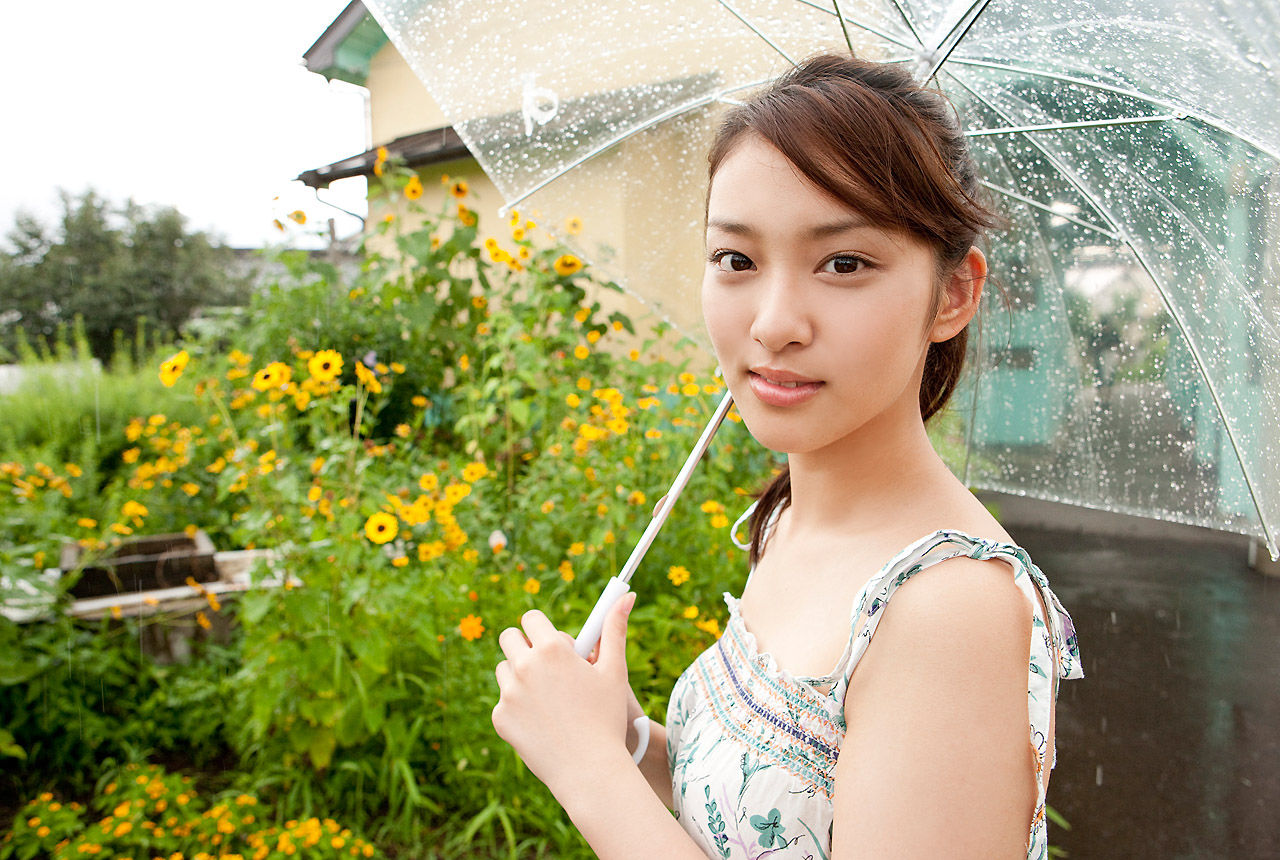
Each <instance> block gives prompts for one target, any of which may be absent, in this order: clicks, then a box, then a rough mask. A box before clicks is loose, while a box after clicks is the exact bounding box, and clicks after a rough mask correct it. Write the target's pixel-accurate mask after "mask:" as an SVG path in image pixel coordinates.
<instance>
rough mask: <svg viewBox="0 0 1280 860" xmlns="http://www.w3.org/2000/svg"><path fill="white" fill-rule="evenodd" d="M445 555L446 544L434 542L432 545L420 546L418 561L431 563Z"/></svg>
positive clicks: (423, 544) (421, 544) (424, 544)
mask: <svg viewBox="0 0 1280 860" xmlns="http://www.w3.org/2000/svg"><path fill="white" fill-rule="evenodd" d="M442 555H444V543H443V542H442V541H438V540H433V541H431V542H430V543H420V544H418V561H431V560H432V559H435V558H439V557H440V556H442Z"/></svg>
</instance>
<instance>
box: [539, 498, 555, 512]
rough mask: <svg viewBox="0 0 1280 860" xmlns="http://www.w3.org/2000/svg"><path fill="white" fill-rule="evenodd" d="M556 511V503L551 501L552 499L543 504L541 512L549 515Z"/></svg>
mask: <svg viewBox="0 0 1280 860" xmlns="http://www.w3.org/2000/svg"><path fill="white" fill-rule="evenodd" d="M555 509H556V503H555V502H553V501H551V500H550V499H547V500H546V501H545V502H543V503H542V508H541V510H542V512H543V513H544V514H549V513H551V512H552V511H554V510H555Z"/></svg>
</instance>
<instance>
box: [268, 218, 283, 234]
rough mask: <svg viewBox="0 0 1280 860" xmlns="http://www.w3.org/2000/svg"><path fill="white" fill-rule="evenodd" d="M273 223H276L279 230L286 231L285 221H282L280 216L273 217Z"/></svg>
mask: <svg viewBox="0 0 1280 860" xmlns="http://www.w3.org/2000/svg"><path fill="white" fill-rule="evenodd" d="M271 223H272V224H274V225H275V228H276V229H277V230H279V231H280V232H281V233H283V232H284V222H283V221H281V220H280V219H279V218H272V219H271Z"/></svg>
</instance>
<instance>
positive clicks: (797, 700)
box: [667, 531, 1084, 860]
mask: <svg viewBox="0 0 1280 860" xmlns="http://www.w3.org/2000/svg"><path fill="white" fill-rule="evenodd" d="M957 556H968V557H970V558H975V559H992V558H998V559H1005V560H1007V561H1008V562H1009V563H1010V564H1011V566H1012V573H1013V577H1014V581H1015V582H1016V583H1017V584H1018V586H1019V587H1020V588H1021V589H1022V591H1023V593H1025V594H1026V596H1027V599H1028V600H1030V601H1031V605H1032V608H1033V622H1032V623H1033V635H1032V637H1031V653H1030V655H1029V660H1028V669H1027V710H1028V718H1029V720H1028V722H1029V738H1030V741H1031V745H1032V747H1033V749H1034V750H1035V767H1036V785H1037V796H1036V805H1035V812H1034V815H1033V817H1032V820H1031V821H1030V822H1029V835H1028V840H1027V857H1028V858H1029V860H1042V858H1045V857H1047V856H1048V845H1047V842H1046V828H1045V814H1044V801H1045V751H1046V748H1047V741H1046V736H1047V733H1048V731H1049V714H1050V705H1051V704H1052V701H1053V698H1054V697H1055V696H1056V695H1057V679H1058V678H1082V677H1084V673H1083V672H1082V671H1081V668H1080V653H1079V650H1078V648H1077V645H1076V636H1075V629H1074V627H1073V625H1072V623H1071V617H1070V616H1069V615H1068V614H1067V612H1066V610H1065V609H1063V607H1062V604H1061V603H1059V602H1058V598H1057V597H1056V596H1055V595H1054V594H1053V592H1052V591H1050V589H1049V583H1048V581H1047V580H1046V579H1045V576H1044V574H1043V573H1041V571H1040V569H1039V568H1037V567H1036V566H1035V565H1034V564H1033V563H1032V562H1031V559H1030V558H1029V557H1028V555H1027V553H1026V550H1024V549H1022V548H1021V547H1018V546H1015V545H1013V544H1004V543H993V542H991V541H985V540H982V539H980V538H975V537H971V536H970V535H967V534H965V533H963V532H958V531H939V532H936V533H934V534H931V535H928V536H926V537H924V538H922V539H920V540H919V541H916V542H915V543H913V544H911V545H910V546H908V547H907V548H906V549H904V550H903V551H902V552H901V553H899V554H898V555H897V556H896V557H894V558H893V559H892V560H891V561H890V562H889V563H888V564H886V565H885V566H884V568H882V569H881V570H880V572H879V573H877V574H876V576H874V577H872V579H871V580H870V581H869V582H868V583H867V584H866V585H865V586H864V587H863V589H862V591H861V592H859V594H858V596H857V598H856V599H855V600H854V605H853V612H852V622H851V627H850V633H849V642H848V644H847V645H846V646H845V649H844V653H843V654H842V655H841V657H840V660H839V661H838V662H837V663H836V666H835V668H834V669H833V670H832V671H831V672H830V673H829V674H827V675H824V676H822V677H821V678H809V677H793V676H792V675H790V674H789V673H787V672H785V671H783V670H781V669H779V668H778V667H777V665H776V664H775V663H774V661H773V658H772V656H770V655H769V654H761V653H760V652H759V651H758V650H757V649H756V642H755V637H754V636H753V635H752V634H751V633H750V632H749V631H748V630H747V629H746V627H745V625H744V624H743V622H742V617H741V615H740V614H739V610H738V600H737V598H735V597H733V596H731V595H729V594H725V602H726V603H727V604H728V606H729V620H728V623H727V624H726V627H725V632H724V635H723V636H721V637H720V639H719V640H718V641H717V642H716V643H715V644H714V645H712V646H711V647H710V648H708V649H707V650H706V651H705V652H703V653H702V655H701V656H699V657H698V659H697V660H695V661H694V662H693V665H691V666H690V667H689V668H688V669H686V670H685V672H684V674H683V675H681V676H680V679H679V680H678V681H677V682H676V685H675V688H674V689H673V691H672V693H671V701H670V704H669V705H668V710H667V757H668V764H669V766H670V768H671V780H672V797H673V800H674V807H675V812H676V816H677V817H678V819H679V820H680V823H681V825H683V827H684V829H685V830H686V831H687V832H688V833H689V834H690V835H691V836H692V837H693V838H694V839H695V840H696V841H697V842H698V845H699V846H700V847H701V848H702V850H703V851H704V852H705V853H706V854H707V856H709V857H714V858H722V860H760V858H764V857H769V858H776V860H804V858H812V860H828V858H829V857H830V853H831V824H832V802H831V800H832V791H833V787H834V777H835V766H836V759H837V757H838V756H839V755H840V744H841V742H842V741H843V739H844V733H845V721H844V698H845V692H846V691H847V690H848V686H849V679H850V677H851V676H852V674H853V670H854V669H855V668H856V667H857V665H858V661H859V660H860V659H861V658H862V655H863V653H864V652H865V651H866V649H867V644H868V643H869V642H870V641H871V637H872V636H873V635H874V634H875V630H876V626H877V624H878V623H879V621H880V618H881V612H880V610H881V609H882V608H883V607H884V605H885V603H886V602H888V601H889V599H890V598H892V597H893V594H894V592H895V591H896V590H897V589H898V587H899V586H900V585H902V583H904V582H906V581H907V580H908V579H910V578H911V577H912V576H914V575H915V574H917V573H919V572H920V571H922V570H924V569H926V568H928V567H931V566H932V565H935V564H937V563H939V562H941V561H945V560H947V559H949V558H955V557H957ZM1036 593H1039V594H1040V596H1041V597H1042V598H1043V600H1044V606H1045V608H1046V610H1047V614H1048V617H1047V618H1046V617H1045V612H1042V611H1041V609H1040V604H1039V602H1038V601H1036V600H1035V594H1036ZM824 690H825V691H826V692H823V691H824ZM1052 766H1053V764H1052V763H1050V765H1049V767H1052Z"/></svg>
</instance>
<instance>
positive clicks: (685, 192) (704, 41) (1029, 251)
mask: <svg viewBox="0 0 1280 860" xmlns="http://www.w3.org/2000/svg"><path fill="white" fill-rule="evenodd" d="M367 2H368V3H369V6H370V9H371V11H372V13H373V15H374V16H375V18H376V19H377V20H378V22H379V24H380V25H381V26H382V27H383V29H384V30H385V31H386V33H387V35H388V36H389V37H390V39H391V40H392V42H393V43H394V44H395V46H396V47H397V48H398V49H399V51H400V52H401V54H403V55H404V57H405V58H406V60H407V61H408V62H409V64H410V66H411V67H412V68H413V69H414V71H415V73H416V74H417V75H418V77H419V78H421V80H422V82H423V83H424V84H425V85H426V87H427V89H428V90H429V91H430V93H431V95H432V96H433V97H434V99H435V100H436V101H437V103H438V104H439V105H440V107H441V108H442V109H443V111H444V113H445V115H446V116H447V117H449V118H450V120H451V122H452V123H453V124H454V127H455V128H456V129H457V131H458V134H459V135H460V137H461V138H462V139H463V141H464V142H465V143H466V144H467V146H468V147H469V148H470V150H471V151H472V152H473V153H474V154H475V156H476V158H477V159H478V160H479V162H480V164H481V166H482V167H483V169H484V170H485V172H486V173H487V174H488V175H489V176H490V177H491V178H492V180H493V182H494V183H495V185H496V186H497V188H498V189H499V191H500V192H501V193H502V194H503V195H504V197H505V199H506V201H507V203H508V205H509V206H517V205H518V206H520V207H521V208H528V209H538V210H540V211H541V212H542V213H543V222H544V223H557V222H560V221H561V219H564V218H567V217H579V218H581V220H582V222H583V224H584V225H585V229H584V230H583V232H582V234H581V235H578V236H575V237H572V238H571V241H573V242H574V243H575V244H576V246H577V250H578V251H579V252H580V253H582V254H583V255H584V256H586V257H587V258H589V259H591V260H592V261H593V262H594V263H595V264H596V265H597V266H599V267H602V268H603V269H604V270H605V271H606V272H607V273H608V274H610V275H612V276H613V277H615V278H617V279H618V280H619V281H620V282H621V283H623V284H624V285H625V286H626V287H627V288H628V289H630V290H631V291H632V292H634V293H636V294H638V295H640V296H641V297H642V298H644V299H646V300H648V301H650V302H652V303H653V304H654V305H655V306H656V307H658V308H659V309H660V311H661V312H662V313H663V314H664V315H665V316H666V317H667V318H669V319H670V320H671V321H672V322H673V323H675V324H676V325H677V326H678V327H680V328H681V329H682V330H684V331H685V332H686V333H687V334H689V335H690V336H692V337H694V338H696V339H701V338H702V330H701V325H700V323H699V319H700V315H699V309H698V306H697V289H696V287H697V284H698V279H699V273H700V270H701V265H700V252H701V233H702V211H703V210H702V207H703V199H704V194H705V187H706V186H705V183H706V180H705V173H706V169H705V160H704V159H705V152H706V150H707V146H708V143H709V141H710V136H711V134H712V132H713V130H714V127H715V124H716V121H717V118H718V116H719V115H720V113H721V112H722V110H723V108H724V106H725V105H726V104H729V103H733V102H735V101H737V100H739V99H741V98H742V97H743V96H744V94H747V93H749V92H751V91H752V90H753V89H755V88H757V87H759V86H761V85H763V84H765V83H767V82H768V81H770V80H771V79H772V78H773V77H774V76H776V75H778V74H779V73H780V72H782V71H784V70H785V69H787V68H788V67H790V65H791V64H792V63H794V62H796V61H798V60H800V59H802V58H804V57H805V56H808V55H811V54H813V53H817V52H819V51H824V50H837V51H841V50H843V51H847V50H850V49H852V50H853V51H854V52H855V53H857V54H858V55H860V56H863V57H867V58H871V59H879V60H884V61H888V62H901V63H907V64H911V66H912V68H913V69H914V70H915V71H916V73H917V74H918V75H919V76H920V77H922V78H932V79H934V80H935V81H936V83H937V85H938V86H939V87H940V88H941V89H942V90H943V91H945V92H946V93H947V94H948V96H949V97H950V98H951V100H952V102H953V103H954V104H955V106H956V109H957V111H958V113H959V115H960V117H961V121H962V123H963V125H964V128H965V129H966V132H967V134H969V135H970V137H971V140H972V144H973V149H974V151H975V154H976V156H977V159H978V161H979V165H980V167H981V169H982V170H983V173H984V176H985V182H986V185H987V187H988V189H989V190H990V191H991V193H992V195H993V198H994V199H995V200H996V202H997V205H998V207H999V208H1000V209H1001V211H1002V212H1003V214H1004V215H1005V217H1006V218H1007V220H1008V222H1009V224H1010V227H1009V229H1008V230H1006V231H1003V232H1001V233H1000V234H998V235H996V236H994V237H993V239H992V247H991V254H990V256H991V258H992V269H993V272H994V273H995V275H996V277H997V279H998V284H999V285H1000V286H1002V288H1003V289H1002V290H991V291H989V300H988V301H987V305H986V307H985V308H984V311H983V317H982V323H981V325H982V335H981V337H979V338H976V339H975V345H974V349H975V352H976V355H974V356H973V361H972V362H971V366H972V367H973V368H974V373H973V374H972V375H971V377H970V379H969V380H968V382H967V384H966V386H965V388H964V390H963V391H962V392H961V395H960V396H958V397H957V398H956V400H955V401H953V402H954V403H955V404H957V406H956V407H955V409H954V414H953V416H952V421H953V424H952V425H950V426H951V427H953V428H954V432H955V433H956V434H957V435H958V436H959V437H960V438H962V439H963V441H964V444H963V445H962V446H960V448H959V450H961V451H962V453H960V454H957V455H956V456H955V458H954V461H953V462H952V463H951V465H952V466H953V468H954V469H955V470H956V471H957V473H959V474H960V475H961V476H962V477H963V478H964V480H966V481H967V482H968V483H969V485H971V486H974V487H979V488H989V489H994V490H1001V491H1005V492H1011V493H1015V494H1022V495H1029V496H1036V497H1040V498H1045V499H1050V500H1054V501H1063V502H1070V503H1073V504H1078V505H1085V506H1089V507H1096V508H1102V509H1106V510H1112V511H1119V512H1124V513H1132V514H1139V515H1144V516H1151V517H1158V518H1163V519H1168V520H1173V521H1179V522H1185V523H1192V524H1196V525H1203V526H1209V527H1213V528H1219V529H1226V530H1230V531H1236V532H1241V533H1247V534H1252V535H1255V536H1257V537H1260V538H1262V539H1263V540H1264V541H1265V542H1266V544H1267V546H1268V548H1269V549H1270V551H1271V554H1272V556H1273V557H1274V556H1275V555H1276V554H1277V552H1278V551H1280V547H1278V546H1277V532H1278V530H1280V65H1278V64H1280V39H1277V38H1276V35H1275V34H1276V33H1277V32H1280V7H1278V6H1277V5H1276V4H1275V3H1274V2H1272V0H1239V2H1237V1H1236V0H1207V2H1201V3H1194V4H1192V3H1185V2H1175V0H1145V1H1144V2H1137V0H1080V2H1076V0H1068V2H1063V0H1047V2H1025V0H1024V2H992V1H991V0H963V2H953V3H948V2H925V0H889V2H875V3H873V2H869V0H867V2H858V3H854V2H851V0H835V2H832V0H812V2H811V0H733V2H732V3H731V2H727V0H678V2H675V0H672V2H661V0H654V2H612V0H610V2H591V3H582V2H565V0H559V1H558V2H557V0H548V2H539V0H530V2H527V3H523V4H520V5H518V6H515V7H512V6H511V5H510V4H506V3H497V2H476V0H465V2H464V0H367ZM513 9H514V10H518V12H514V13H513ZM1001 293H1003V295H1001Z"/></svg>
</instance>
